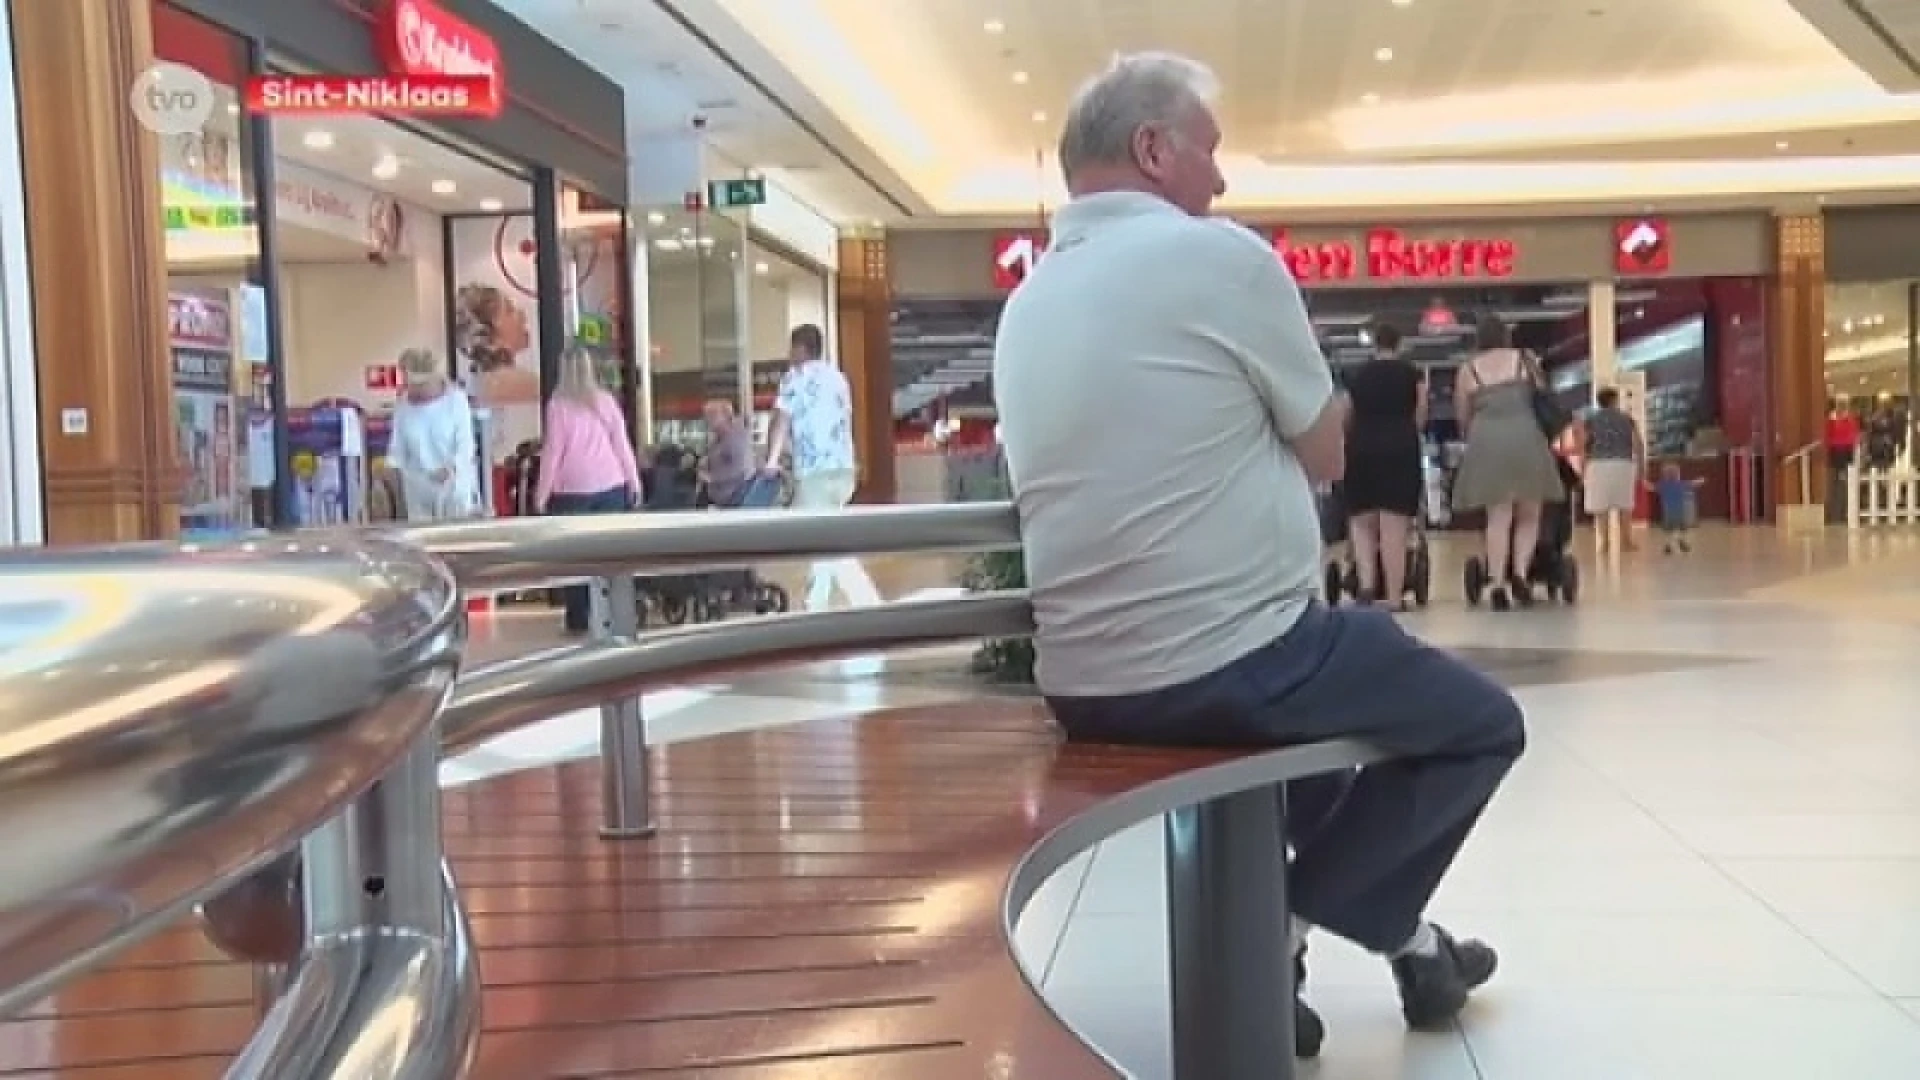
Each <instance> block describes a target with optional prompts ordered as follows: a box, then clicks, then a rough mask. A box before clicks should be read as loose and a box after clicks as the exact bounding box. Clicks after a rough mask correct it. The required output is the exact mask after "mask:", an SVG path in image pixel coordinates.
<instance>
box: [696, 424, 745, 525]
mask: <svg viewBox="0 0 1920 1080" xmlns="http://www.w3.org/2000/svg"><path fill="white" fill-rule="evenodd" d="M704 413H705V416H706V421H707V456H706V458H705V460H704V461H703V462H702V463H701V477H702V479H703V480H704V481H705V483H706V485H707V500H708V501H709V502H711V503H713V504H714V505H715V506H737V505H739V503H740V500H741V497H742V496H744V495H745V494H746V492H747V485H748V484H749V483H750V482H752V480H753V476H754V472H755V469H754V460H753V432H752V430H751V429H749V428H748V427H747V425H746V423H745V422H744V421H742V420H741V419H740V414H739V413H737V412H735V411H734V408H733V402H731V401H727V400H726V399H724V398H715V399H714V400H712V401H709V402H707V405H706V409H705V410H704Z"/></svg>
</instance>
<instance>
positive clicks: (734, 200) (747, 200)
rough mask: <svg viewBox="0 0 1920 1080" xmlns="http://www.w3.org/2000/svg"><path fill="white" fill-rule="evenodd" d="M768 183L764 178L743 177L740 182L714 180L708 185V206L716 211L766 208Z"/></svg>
mask: <svg viewBox="0 0 1920 1080" xmlns="http://www.w3.org/2000/svg"><path fill="white" fill-rule="evenodd" d="M766 202H767V181H766V180H765V179H764V178H763V177H758V176H743V177H741V178H740V179H738V180H713V181H709V182H708V184H707V205H709V206H711V207H713V208H714V209H715V210H732V209H735V208H737V207H742V206H764V205H766Z"/></svg>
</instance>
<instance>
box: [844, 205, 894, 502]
mask: <svg viewBox="0 0 1920 1080" xmlns="http://www.w3.org/2000/svg"><path fill="white" fill-rule="evenodd" d="M836 314H837V315H838V317H839V334H838V336H839V340H838V341H836V342H835V343H834V344H835V346H836V347H837V348H838V350H839V356H840V367H841V369H842V370H844V371H845V372H846V373H847V381H848V382H850V383H852V384H853V445H854V450H855V452H856V453H857V454H858V456H859V459H860V491H859V494H858V496H856V498H857V499H858V501H860V502H864V503H890V502H892V501H893V500H894V495H895V493H896V491H897V482H896V478H895V472H894V447H893V283H892V277H891V275H890V273H889V271H888V266H887V241H886V239H885V238H884V237H878V236H875V237H861V238H847V239H843V240H841V241H840V275H839V299H838V308H837V311H836Z"/></svg>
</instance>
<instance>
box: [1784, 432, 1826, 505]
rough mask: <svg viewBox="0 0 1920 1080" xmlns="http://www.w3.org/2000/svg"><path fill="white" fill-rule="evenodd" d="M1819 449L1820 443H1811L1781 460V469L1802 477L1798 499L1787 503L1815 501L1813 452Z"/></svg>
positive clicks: (1789, 500)
mask: <svg viewBox="0 0 1920 1080" xmlns="http://www.w3.org/2000/svg"><path fill="white" fill-rule="evenodd" d="M1818 449H1820V443H1818V442H1810V443H1808V444H1807V445H1805V446H1803V447H1801V448H1800V449H1798V450H1795V451H1794V452H1793V453H1791V454H1788V455H1787V456H1786V457H1784V458H1781V459H1780V466H1781V468H1783V469H1785V470H1787V472H1788V474H1789V475H1798V476H1799V477H1800V489H1799V495H1798V497H1797V498H1792V499H1788V500H1787V502H1789V503H1811V502H1814V501H1815V500H1814V497H1813V452H1814V451H1815V450H1818Z"/></svg>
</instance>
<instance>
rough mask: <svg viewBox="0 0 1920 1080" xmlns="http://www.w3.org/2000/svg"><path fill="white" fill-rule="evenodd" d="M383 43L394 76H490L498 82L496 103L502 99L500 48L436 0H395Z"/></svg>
mask: <svg viewBox="0 0 1920 1080" xmlns="http://www.w3.org/2000/svg"><path fill="white" fill-rule="evenodd" d="M380 45H381V49H382V51H383V53H384V54H385V59H386V62H387V68H388V70H389V71H392V72H393V73H395V74H398V75H476V76H485V77H486V78H489V79H492V80H493V86H494V99H495V100H496V101H497V100H499V99H500V88H501V83H502V82H503V81H504V79H503V75H504V72H503V71H502V69H501V64H500V48H499V46H497V45H495V44H494V42H493V39H492V38H491V37H488V36H487V35H486V34H485V33H484V32H482V31H481V30H479V29H477V28H475V27H474V26H473V25H472V24H470V23H468V22H466V21H465V20H464V19H461V18H460V17H459V16H457V15H455V14H453V13H452V12H450V11H448V10H447V9H446V8H443V7H441V6H440V5H439V4H436V3H434V2H433V0H390V2H389V3H388V5H387V14H386V19H385V20H384V21H383V22H382V24H381V27H380Z"/></svg>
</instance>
